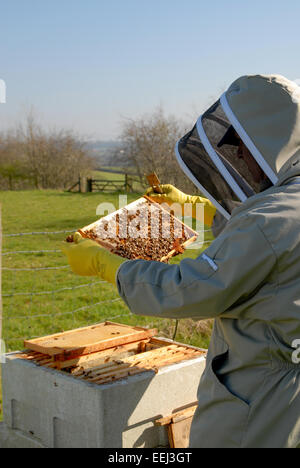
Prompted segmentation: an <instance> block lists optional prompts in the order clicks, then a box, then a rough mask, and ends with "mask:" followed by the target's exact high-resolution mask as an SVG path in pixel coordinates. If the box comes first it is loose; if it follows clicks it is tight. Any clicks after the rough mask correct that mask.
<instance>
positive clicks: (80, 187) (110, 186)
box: [68, 169, 141, 193]
mask: <svg viewBox="0 0 300 468" xmlns="http://www.w3.org/2000/svg"><path fill="white" fill-rule="evenodd" d="M99 171H101V172H109V173H112V174H122V175H123V176H124V178H123V179H121V180H116V179H111V180H109V179H98V178H97V179H96V178H95V179H94V178H91V177H79V178H78V181H77V182H76V183H75V184H74V185H73V186H72V187H70V188H69V190H68V192H81V193H86V192H105V193H108V192H133V191H134V183H139V184H141V181H140V178H139V177H138V176H137V175H136V174H127V173H124V172H120V171H115V170H111V171H110V170H107V169H105V170H104V169H99Z"/></svg>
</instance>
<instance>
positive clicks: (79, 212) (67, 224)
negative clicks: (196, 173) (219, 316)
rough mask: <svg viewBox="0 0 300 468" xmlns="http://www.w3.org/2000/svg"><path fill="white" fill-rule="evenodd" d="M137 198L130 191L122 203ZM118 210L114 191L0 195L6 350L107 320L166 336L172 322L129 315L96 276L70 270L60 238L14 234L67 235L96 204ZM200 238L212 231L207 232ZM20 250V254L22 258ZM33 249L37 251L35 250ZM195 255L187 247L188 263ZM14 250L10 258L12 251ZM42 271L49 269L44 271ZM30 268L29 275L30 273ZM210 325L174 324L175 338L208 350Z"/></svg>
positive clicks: (86, 221) (93, 217)
mask: <svg viewBox="0 0 300 468" xmlns="http://www.w3.org/2000/svg"><path fill="white" fill-rule="evenodd" d="M138 197H140V194H129V195H128V202H130V201H133V200H134V199H136V198H138ZM104 202H105V203H113V204H114V205H115V207H116V208H118V194H100V193H87V194H79V193H66V192H59V191H26V192H25V191H24V192H0V203H1V204H2V224H3V235H4V238H3V253H4V255H3V257H2V261H3V265H2V267H3V268H4V270H3V271H2V294H3V298H2V300H3V339H4V340H5V344H6V350H7V351H12V350H16V349H23V340H24V338H30V337H36V336H43V335H47V334H51V333H55V332H59V331H63V330H69V329H72V328H77V327H81V326H86V325H89V324H93V323H97V322H102V321H104V320H106V319H109V320H112V321H116V322H121V323H126V324H131V325H140V326H148V327H156V328H158V330H159V334H160V335H161V336H166V337H169V338H170V337H173V332H174V327H175V321H174V320H170V319H155V318H150V317H140V316H134V315H132V314H131V313H130V311H129V309H128V307H127V306H126V305H125V304H124V303H123V301H122V300H121V299H120V298H119V296H118V294H117V290H116V288H115V287H114V286H113V285H110V284H108V283H106V282H101V280H100V279H98V278H89V277H88V278H86V277H79V276H76V275H75V274H73V273H72V272H71V271H70V268H69V267H68V265H67V261H66V258H65V257H64V255H63V254H62V253H61V252H60V245H61V242H62V241H63V240H64V239H65V237H66V235H67V234H64V233H58V234H32V235H22V236H13V237H7V235H8V234H9V235H11V234H15V233H29V232H30V233H32V232H34V233H39V232H53V231H55V232H57V231H69V230H70V231H72V230H74V229H78V228H80V227H83V226H86V225H87V224H90V223H91V222H93V221H94V220H96V219H97V217H98V216H97V215H96V208H97V206H98V205H99V204H100V203H104ZM206 235H207V237H206V240H207V241H209V240H210V239H211V233H206ZM25 251H26V253H24V252H25ZM32 251H40V252H39V253H37V252H34V253H31V252H32ZM200 251H201V250H195V249H193V250H187V251H186V252H185V253H184V254H183V255H181V256H179V257H176V258H174V259H173V260H172V263H176V262H179V261H180V260H181V259H182V258H183V257H184V256H189V257H193V258H195V257H196V256H198V255H199V253H200ZM16 252H17V253H16ZM41 268H50V269H48V270H43V269H41ZM33 269H35V270H33ZM210 333H211V322H198V323H195V322H192V321H191V320H182V321H180V322H179V327H178V332H177V335H176V340H178V341H182V342H186V343H190V344H193V345H195V346H200V347H207V346H208V343H209V339H210Z"/></svg>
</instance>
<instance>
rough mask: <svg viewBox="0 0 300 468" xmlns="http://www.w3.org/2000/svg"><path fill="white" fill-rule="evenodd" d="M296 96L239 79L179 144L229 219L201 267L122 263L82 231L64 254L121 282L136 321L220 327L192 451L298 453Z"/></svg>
mask: <svg viewBox="0 0 300 468" xmlns="http://www.w3.org/2000/svg"><path fill="white" fill-rule="evenodd" d="M296 88H297V87H296V85H295V84H294V83H293V82H291V81H289V80H287V79H286V78H284V77H282V76H278V75H274V76H262V75H255V76H243V77H241V78H239V79H238V80H236V81H235V82H234V83H233V84H232V85H231V86H230V87H229V89H228V90H227V91H226V92H225V93H224V94H223V95H222V96H221V98H220V99H219V100H218V101H217V102H216V103H215V104H214V105H213V106H212V107H210V109H208V110H207V111H206V112H205V113H204V114H203V115H202V116H201V117H200V118H199V119H198V121H197V123H196V125H195V127H194V128H193V129H192V130H191V132H189V133H188V134H187V135H185V136H184V137H183V138H182V139H181V140H180V141H179V142H178V144H177V147H176V155H177V160H178V162H179V164H180V166H181V168H182V170H183V171H184V172H185V174H186V175H187V176H188V177H189V178H190V179H191V180H192V181H193V182H194V184H195V185H196V186H197V187H198V189H199V191H201V193H202V194H203V195H204V196H206V197H207V198H208V200H210V202H211V203H212V204H213V205H214V206H215V207H216V208H217V210H218V213H219V214H220V216H222V217H223V218H224V219H225V220H226V225H225V227H224V229H223V231H222V232H221V234H220V235H219V236H218V237H217V238H216V239H215V240H214V242H213V243H212V244H211V245H210V246H209V248H208V249H207V250H206V251H205V253H204V254H202V255H200V256H199V257H198V258H197V259H195V260H192V259H188V258H186V259H184V260H182V261H181V263H180V264H178V265H167V264H162V263H158V262H152V261H151V262H149V261H144V260H133V261H131V260H125V261H124V259H121V258H120V257H117V256H115V255H113V254H111V253H109V252H107V251H106V250H103V249H101V248H100V247H99V246H98V245H96V244H95V243H94V242H93V241H89V240H82V239H81V238H80V236H79V235H78V237H77V242H78V243H77V244H74V245H69V246H67V247H66V253H67V255H68V258H69V262H70V264H71V266H72V268H73V270H74V271H75V272H77V273H78V274H82V275H99V274H100V275H101V276H102V278H105V279H107V280H109V281H111V282H115V283H116V284H117V287H118V291H119V294H120V296H121V297H122V298H123V299H124V301H125V302H126V304H127V305H128V307H129V308H130V310H131V311H132V312H133V313H135V314H140V315H149V316H158V317H170V318H177V319H178V318H187V317H191V318H193V319H196V320H201V319H207V318H214V319H215V321H214V330H213V334H212V338H211V342H210V347H209V352H208V356H207V364H206V369H205V372H204V374H203V376H202V378H201V381H200V385H199V391H198V400H199V405H198V409H197V411H196V413H195V416H194V419H193V423H192V428H191V436H190V447H226V448H227V447H228V448H231V447H232V448H234V447H245V448H246V447H247V448H248V447H257V448H258V447H265V448H270V447H279V448H281V447H300V364H299V363H298V364H297V363H296V362H295V360H293V353H294V352H295V349H294V343H295V342H298V340H299V339H300V100H299V93H298V92H297V89H296ZM166 191H167V192H168V193H167V194H166V196H167V197H169V198H170V197H171V198H172V197H173V195H174V194H175V195H174V196H175V198H176V196H177V195H178V193H177V191H176V190H175V188H174V190H173V188H172V187H171V188H170V186H168V187H167V188H166ZM176 193H177V195H176ZM237 204H239V206H238V207H237V208H235V209H234V210H233V211H232V208H233V207H234V206H236V205H237ZM99 272H100V273H99Z"/></svg>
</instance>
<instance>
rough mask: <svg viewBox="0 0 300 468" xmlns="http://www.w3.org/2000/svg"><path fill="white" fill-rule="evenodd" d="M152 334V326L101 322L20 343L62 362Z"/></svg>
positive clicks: (148, 336) (153, 330)
mask: <svg viewBox="0 0 300 468" xmlns="http://www.w3.org/2000/svg"><path fill="white" fill-rule="evenodd" d="M156 333H157V330H156V329H146V328H142V327H132V326H129V325H123V324H119V323H114V322H104V323H100V324H97V325H93V326H90V327H83V328H77V329H75V330H71V331H67V332H63V333H56V334H54V335H49V336H45V337H42V338H35V339H33V340H25V341H24V346H25V347H26V348H28V349H31V350H33V351H37V352H39V353H42V354H46V355H48V356H54V360H56V361H65V360H67V359H72V358H76V357H79V356H83V355H86V354H90V353H94V352H97V351H103V350H105V349H108V348H112V347H114V346H119V345H124V344H127V343H133V342H135V341H140V340H144V339H147V338H150V337H151V336H154V335H155V334H156Z"/></svg>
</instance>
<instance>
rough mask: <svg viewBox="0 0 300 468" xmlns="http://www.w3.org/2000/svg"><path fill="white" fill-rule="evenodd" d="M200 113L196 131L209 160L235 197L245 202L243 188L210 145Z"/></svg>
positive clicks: (245, 197)
mask: <svg viewBox="0 0 300 468" xmlns="http://www.w3.org/2000/svg"><path fill="white" fill-rule="evenodd" d="M202 117H203V116H202V115H201V116H200V117H199V119H198V120H197V131H198V134H199V138H200V140H201V142H202V143H203V146H204V148H205V149H206V152H207V154H208V155H209V156H210V158H211V160H212V161H213V163H214V164H215V166H216V167H217V168H218V169H219V171H220V174H221V175H222V176H223V178H224V179H225V180H226V182H227V183H228V184H229V187H230V188H231V190H233V191H234V193H235V194H236V196H237V197H239V199H240V200H241V202H245V201H246V200H248V197H247V195H245V193H244V192H243V190H242V189H241V188H240V186H239V185H238V184H237V183H236V181H235V180H234V178H233V177H232V175H231V174H230V173H229V171H228V170H227V169H226V167H225V166H224V164H223V163H222V161H221V159H220V158H219V156H218V155H217V153H216V151H215V150H214V148H213V146H212V145H211V143H210V141H209V139H208V137H207V135H206V133H205V130H204V128H203V125H202Z"/></svg>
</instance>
